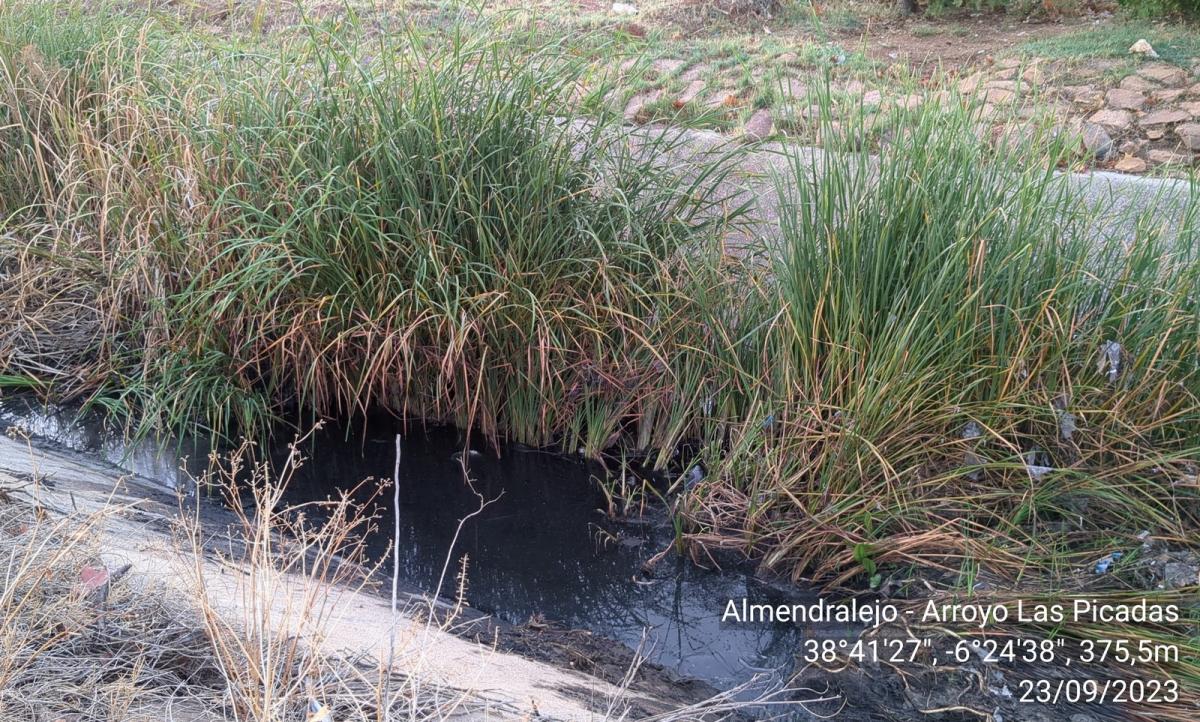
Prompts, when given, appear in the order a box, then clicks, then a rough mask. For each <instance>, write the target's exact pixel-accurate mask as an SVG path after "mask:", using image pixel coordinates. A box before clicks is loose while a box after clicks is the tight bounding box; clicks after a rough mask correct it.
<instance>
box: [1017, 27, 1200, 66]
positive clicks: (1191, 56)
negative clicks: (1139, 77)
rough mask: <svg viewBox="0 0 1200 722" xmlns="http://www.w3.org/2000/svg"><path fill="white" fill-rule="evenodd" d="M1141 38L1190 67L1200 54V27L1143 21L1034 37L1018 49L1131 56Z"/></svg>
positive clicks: (1035, 52)
mask: <svg viewBox="0 0 1200 722" xmlns="http://www.w3.org/2000/svg"><path fill="white" fill-rule="evenodd" d="M1142 38H1144V39H1146V40H1147V41H1148V42H1149V43H1150V44H1151V45H1152V46H1154V49H1155V50H1156V51H1157V52H1158V54H1159V56H1160V57H1161V58H1162V59H1163V60H1164V61H1166V62H1168V63H1175V64H1176V65H1180V66H1185V67H1189V68H1190V67H1191V65H1192V63H1193V62H1194V61H1195V59H1196V58H1197V57H1200V29H1194V28H1190V27H1188V26H1187V25H1176V26H1167V25H1163V24H1159V23H1149V22H1140V21H1135V22H1128V23H1121V24H1118V25H1112V26H1109V27H1104V28H1097V29H1095V30H1084V31H1082V32H1077V33H1068V34H1066V35H1060V36H1058V37H1054V38H1045V39H1042V40H1035V41H1033V42H1029V43H1025V44H1024V45H1021V46H1020V47H1019V48H1018V51H1019V52H1021V53H1024V54H1026V55H1036V56H1039V57H1045V58H1129V57H1131V56H1130V54H1129V48H1130V46H1131V45H1133V44H1134V43H1136V42H1137V41H1138V40H1139V39H1142Z"/></svg>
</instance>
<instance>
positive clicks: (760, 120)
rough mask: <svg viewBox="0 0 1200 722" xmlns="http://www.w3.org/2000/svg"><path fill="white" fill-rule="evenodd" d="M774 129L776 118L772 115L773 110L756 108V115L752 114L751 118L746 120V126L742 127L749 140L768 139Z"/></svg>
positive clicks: (743, 133)
mask: <svg viewBox="0 0 1200 722" xmlns="http://www.w3.org/2000/svg"><path fill="white" fill-rule="evenodd" d="M773 130H775V119H774V118H772V117H771V111H769V110H766V109H763V110H756V111H754V115H751V116H750V120H747V121H746V126H745V127H744V128H742V135H743V136H744V137H745V138H746V139H747V140H754V141H758V140H766V138H767V137H768V136H770V135H771V131H773Z"/></svg>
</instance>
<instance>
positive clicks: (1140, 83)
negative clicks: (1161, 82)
mask: <svg viewBox="0 0 1200 722" xmlns="http://www.w3.org/2000/svg"><path fill="white" fill-rule="evenodd" d="M1120 86H1121V87H1122V88H1125V89H1127V90H1136V91H1138V92H1139V93H1149V92H1150V91H1151V90H1157V89H1158V87H1159V86H1158V84H1157V83H1151V82H1150V81H1149V80H1146V79H1145V78H1143V77H1142V76H1140V75H1127V76H1125V77H1124V78H1121V82H1120Z"/></svg>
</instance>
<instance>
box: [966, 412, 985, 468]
mask: <svg viewBox="0 0 1200 722" xmlns="http://www.w3.org/2000/svg"><path fill="white" fill-rule="evenodd" d="M981 436H983V427H982V426H980V425H979V424H977V423H976V422H974V421H968V422H967V423H966V425H965V426H963V430H962V438H964V439H966V440H968V441H970V440H972V439H978V438H979V437H981ZM982 465H983V458H982V457H980V456H979V454H976V453H975V446H974V445H971V446H970V447H969V448H968V449H967V450H966V451H965V452H963V466H982ZM967 478H968V479H970V480H971V481H978V480H979V469H975V470H973V471H971V472H969V473H968V474H967Z"/></svg>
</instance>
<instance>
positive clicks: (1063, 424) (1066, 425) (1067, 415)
mask: <svg viewBox="0 0 1200 722" xmlns="http://www.w3.org/2000/svg"><path fill="white" fill-rule="evenodd" d="M1075 428H1076V427H1075V414H1072V413H1071V412H1070V411H1059V412H1058V433H1059V434H1060V435H1061V436H1062V438H1063V441H1070V440H1071V437H1072V436H1074V435H1075Z"/></svg>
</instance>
